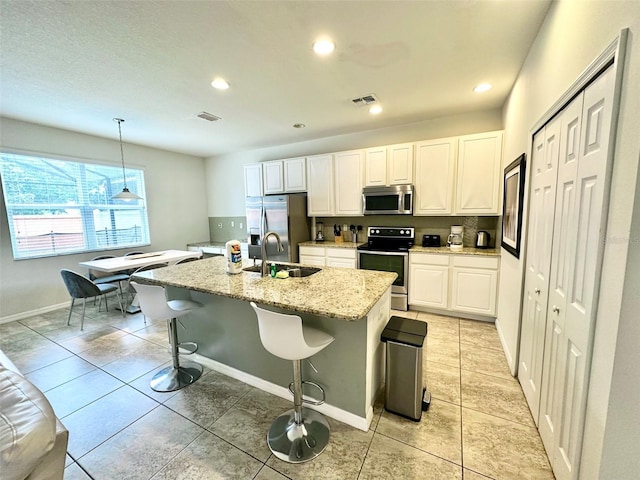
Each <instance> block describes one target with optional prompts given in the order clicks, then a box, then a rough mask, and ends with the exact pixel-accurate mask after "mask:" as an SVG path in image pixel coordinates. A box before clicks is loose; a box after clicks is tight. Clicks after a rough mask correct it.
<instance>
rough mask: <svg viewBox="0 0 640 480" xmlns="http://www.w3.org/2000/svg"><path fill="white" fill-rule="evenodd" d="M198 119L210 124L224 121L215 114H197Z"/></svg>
mask: <svg viewBox="0 0 640 480" xmlns="http://www.w3.org/2000/svg"><path fill="white" fill-rule="evenodd" d="M196 117H198V118H202V119H203V120H207V121H209V122H217V121H218V120H222V119H221V118H220V117H217V116H215V115H214V114H212V113H208V112H200V113H198V114H196Z"/></svg>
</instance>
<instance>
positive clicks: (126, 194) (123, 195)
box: [113, 118, 142, 201]
mask: <svg viewBox="0 0 640 480" xmlns="http://www.w3.org/2000/svg"><path fill="white" fill-rule="evenodd" d="M113 121H114V122H117V123H118V135H119V136H120V159H121V160H122V182H123V183H124V188H123V189H122V191H121V192H120V193H118V194H117V195H114V196H113V198H114V199H117V200H126V201H128V200H142V197H139V196H138V195H136V194H135V193H131V192H130V191H129V189H128V188H127V175H126V174H125V172H124V150H123V149H122V122H124V120H123V119H122V118H114V119H113Z"/></svg>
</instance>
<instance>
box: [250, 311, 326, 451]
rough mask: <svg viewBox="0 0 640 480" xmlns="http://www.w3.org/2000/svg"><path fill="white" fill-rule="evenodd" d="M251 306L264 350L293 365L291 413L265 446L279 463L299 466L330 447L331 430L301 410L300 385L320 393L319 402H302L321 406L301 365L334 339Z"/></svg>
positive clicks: (298, 321) (323, 420)
mask: <svg viewBox="0 0 640 480" xmlns="http://www.w3.org/2000/svg"><path fill="white" fill-rule="evenodd" d="M251 306H252V307H253V309H254V310H255V312H256V315H257V316H258V327H259V329H260V340H261V341H262V345H263V346H264V348H265V349H266V350H267V351H268V352H269V353H271V354H273V355H275V356H276V357H280V358H284V359H285V360H292V361H293V382H292V383H291V384H290V385H289V390H291V393H293V405H294V408H293V410H288V411H287V412H285V413H283V414H282V415H280V416H279V417H278V418H276V419H275V421H274V422H273V423H272V424H271V427H269V431H268V432H267V445H268V446H269V449H270V450H271V451H272V452H273V454H274V455H275V456H276V457H278V458H279V459H280V460H284V461H285V462H289V463H302V462H306V461H309V460H312V459H313V458H315V457H317V456H318V455H320V454H321V453H322V452H323V451H324V449H325V448H326V446H327V444H328V443H329V434H330V430H331V429H330V427H329V422H327V419H326V418H325V417H324V415H322V414H320V413H318V412H316V411H314V410H311V409H309V408H302V402H303V397H302V384H303V383H306V384H310V385H313V386H315V387H316V388H318V389H319V390H320V391H321V392H322V400H321V401H318V402H313V401H308V400H304V401H305V402H307V403H311V404H313V405H321V404H322V403H324V389H323V388H322V387H321V386H320V385H318V384H316V383H313V382H303V381H302V376H301V370H300V361H301V360H303V359H305V358H309V357H311V356H312V355H315V354H316V353H318V352H319V351H320V350H322V349H324V348H325V347H327V346H328V345H329V344H330V343H331V342H333V341H334V340H335V339H334V338H333V337H332V336H331V335H329V334H328V333H325V332H322V331H320V330H316V329H315V328H311V327H306V326H304V325H303V324H302V319H301V318H300V317H299V316H297V315H286V314H284V313H276V312H271V311H269V310H264V309H263V308H260V307H258V306H257V305H256V304H255V303H254V302H251Z"/></svg>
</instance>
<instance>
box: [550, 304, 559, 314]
mask: <svg viewBox="0 0 640 480" xmlns="http://www.w3.org/2000/svg"><path fill="white" fill-rule="evenodd" d="M552 310H553V313H560V309H559V308H558V307H556V306H555V305H554V306H553V308H552Z"/></svg>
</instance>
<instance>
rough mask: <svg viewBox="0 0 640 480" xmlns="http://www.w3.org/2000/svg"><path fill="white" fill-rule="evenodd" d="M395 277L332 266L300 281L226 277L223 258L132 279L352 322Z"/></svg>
mask: <svg viewBox="0 0 640 480" xmlns="http://www.w3.org/2000/svg"><path fill="white" fill-rule="evenodd" d="M242 264H243V267H248V266H251V265H253V262H252V261H251V260H243V261H242ZM291 265H295V264H291ZM396 277H397V275H396V274H395V273H391V272H378V271H371V270H352V269H345V268H333V267H322V270H321V271H319V272H317V273H315V274H313V275H310V276H308V277H303V278H296V277H289V278H284V279H280V278H272V277H270V276H267V277H261V276H260V273H253V272H244V271H243V272H242V273H238V274H235V275H230V274H228V273H227V272H226V259H225V258H224V257H213V258H207V259H203V260H198V261H196V262H189V263H184V264H180V265H172V266H169V267H164V268H158V269H156V270H148V271H146V272H140V273H136V274H135V275H134V276H133V277H132V278H133V279H134V280H135V279H138V280H139V281H141V282H143V283H150V284H156V285H163V286H172V287H178V288H186V289H189V290H193V291H196V292H203V293H210V294H213V295H222V296H225V297H230V298H236V299H239V300H245V301H247V302H256V303H259V304H262V305H271V306H274V307H278V308H283V309H287V310H292V311H295V312H302V313H310V314H313V315H320V316H324V317H330V318H339V319H343V320H350V321H355V320H359V319H360V318H363V317H365V316H366V315H367V313H368V312H369V311H370V310H371V308H372V307H373V306H374V305H375V303H376V302H377V301H378V300H379V299H380V298H381V297H382V295H383V294H384V293H385V292H386V291H387V289H388V288H389V287H390V286H391V284H392V283H393V282H394V281H395V279H396Z"/></svg>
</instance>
